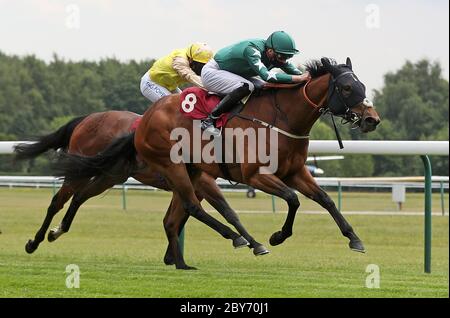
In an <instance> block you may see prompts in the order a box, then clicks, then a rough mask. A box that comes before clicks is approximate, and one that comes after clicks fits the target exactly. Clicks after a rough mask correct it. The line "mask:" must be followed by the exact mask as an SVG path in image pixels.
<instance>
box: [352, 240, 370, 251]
mask: <svg viewBox="0 0 450 318" xmlns="http://www.w3.org/2000/svg"><path fill="white" fill-rule="evenodd" d="M348 246H349V247H350V249H351V250H352V251H355V252H359V253H365V252H366V249H365V248H364V245H363V243H362V242H361V241H360V240H355V241H350V243H348Z"/></svg>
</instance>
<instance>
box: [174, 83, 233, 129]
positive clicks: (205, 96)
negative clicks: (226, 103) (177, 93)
mask: <svg viewBox="0 0 450 318" xmlns="http://www.w3.org/2000/svg"><path fill="white" fill-rule="evenodd" d="M219 102H220V97H219V96H217V95H214V94H211V93H209V92H208V91H206V90H204V89H202V88H199V87H189V88H186V89H185V90H183V92H182V93H181V97H180V112H181V113H182V114H183V115H184V116H186V117H188V118H191V119H197V120H201V119H205V118H207V117H208V115H209V114H210V113H211V111H212V110H213V109H214V107H216V105H217V104H219ZM227 120H228V113H224V114H222V115H221V116H220V117H219V118H218V119H217V120H216V127H217V128H220V127H223V126H225V124H226V123H227Z"/></svg>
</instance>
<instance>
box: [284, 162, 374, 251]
mask: <svg viewBox="0 0 450 318" xmlns="http://www.w3.org/2000/svg"><path fill="white" fill-rule="evenodd" d="M287 183H288V184H289V186H291V187H292V188H294V189H296V190H298V191H299V192H300V193H302V194H303V195H305V196H306V197H308V198H310V199H311V200H313V201H315V202H317V203H319V204H320V205H321V206H322V207H323V208H325V209H326V210H327V211H328V212H329V213H330V214H331V216H332V217H333V219H334V221H335V222H336V224H337V225H338V227H339V229H340V230H341V232H342V235H344V236H345V237H347V238H348V239H349V240H350V243H349V246H350V249H352V250H353V251H356V252H361V253H365V249H364V245H363V243H362V241H361V240H360V239H359V237H358V236H357V235H356V234H355V231H354V230H353V228H352V226H351V225H350V224H349V223H348V222H347V220H346V219H345V218H344V216H343V215H342V214H341V212H339V210H338V209H337V208H336V205H335V204H334V202H333V200H332V199H331V198H330V196H329V195H328V194H327V193H326V192H325V191H324V190H323V189H322V188H320V187H319V185H318V184H317V183H316V181H315V180H314V177H313V176H312V175H311V173H310V172H309V170H308V168H307V167H306V166H304V167H303V168H302V169H301V170H300V172H299V173H298V174H297V175H295V176H294V177H293V178H291V179H290V180H289V181H288V182H287Z"/></svg>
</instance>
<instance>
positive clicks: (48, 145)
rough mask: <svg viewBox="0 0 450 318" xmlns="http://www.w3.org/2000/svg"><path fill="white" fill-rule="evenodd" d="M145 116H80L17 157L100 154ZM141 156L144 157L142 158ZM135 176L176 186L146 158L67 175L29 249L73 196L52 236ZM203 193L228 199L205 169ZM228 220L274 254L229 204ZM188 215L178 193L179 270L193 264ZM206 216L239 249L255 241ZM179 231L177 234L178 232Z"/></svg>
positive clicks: (172, 222)
mask: <svg viewBox="0 0 450 318" xmlns="http://www.w3.org/2000/svg"><path fill="white" fill-rule="evenodd" d="M141 117H142V116H140V115H138V114H135V113H132V112H128V111H106V112H100V113H93V114H90V115H88V116H82V117H78V118H75V119H73V120H71V121H70V122H68V123H67V124H65V125H63V126H62V127H60V128H59V129H58V130H56V131H55V132H53V133H51V134H48V135H46V136H42V137H41V138H39V140H38V141H37V142H34V143H24V144H19V145H17V146H16V147H15V159H16V160H25V159H32V158H35V157H37V156H39V155H41V154H43V153H45V152H47V151H49V150H51V149H54V150H58V149H65V151H67V152H68V153H71V154H77V155H80V156H83V157H84V156H93V155H96V154H98V153H100V152H101V151H102V150H104V149H105V148H107V146H108V145H109V144H110V143H111V142H112V140H114V139H116V138H119V137H122V136H127V135H129V134H130V133H131V132H132V131H134V130H135V128H136V127H137V125H138V122H139V120H140V119H141ZM137 160H139V159H137ZM130 176H132V177H134V178H135V179H137V180H139V181H140V182H141V183H143V184H146V185H150V186H153V187H156V188H159V189H163V190H167V191H170V190H171V189H170V187H169V186H168V184H167V183H166V182H165V180H164V179H163V178H161V176H160V175H159V174H158V173H157V172H154V171H153V170H152V169H151V168H150V167H147V166H145V165H144V164H143V163H140V167H139V169H136V170H135V171H133V172H131V171H130V169H129V167H127V165H126V164H123V165H118V166H117V167H116V170H115V171H114V172H111V171H110V172H109V173H108V174H107V175H103V176H101V177H97V178H90V177H82V178H77V180H70V179H66V180H65V181H64V183H63V185H62V187H61V188H60V189H59V191H58V192H57V193H56V194H55V195H54V197H53V199H52V200H51V203H50V206H49V207H48V209H47V214H46V217H45V219H44V221H43V224H42V225H41V227H40V229H39V230H38V231H37V233H36V235H35V237H34V239H32V240H31V239H30V240H29V241H28V242H27V244H26V246H25V250H26V251H27V253H29V254H31V253H33V252H34V251H35V250H36V249H37V248H38V246H39V244H40V243H41V242H42V241H43V240H44V237H45V233H46V232H47V230H48V228H49V226H50V224H51V221H52V219H53V217H54V216H55V215H56V213H58V212H59V211H60V210H61V209H62V208H63V206H64V204H65V203H66V202H67V201H69V200H70V198H72V201H71V203H70V206H69V208H68V210H67V212H66V214H65V216H64V218H63V219H62V222H61V224H60V225H59V226H58V227H56V228H54V229H51V230H50V231H49V233H48V236H47V238H48V241H49V242H53V241H55V240H56V239H57V238H58V237H60V236H61V235H62V234H64V233H67V232H68V231H69V229H70V226H71V224H72V221H73V219H74V217H75V215H76V213H77V211H78V209H79V208H80V206H81V205H82V204H83V203H84V202H86V201H87V200H88V199H89V198H92V197H94V196H97V195H99V194H101V193H103V192H104V191H106V190H107V189H110V188H112V187H113V186H114V185H116V184H121V183H123V182H125V181H126V180H127V179H128V177H130ZM195 188H196V195H197V198H198V199H199V200H200V201H201V200H202V199H203V198H204V199H206V201H208V202H209V203H210V204H211V205H212V206H213V207H217V206H218V205H219V204H220V208H221V210H222V211H224V209H223V206H224V204H226V201H225V199H224V198H223V196H222V194H221V192H220V189H219V188H218V186H217V184H216V182H215V180H214V179H213V178H212V177H210V176H208V175H207V174H206V173H203V174H202V175H201V176H200V178H199V179H198V182H197V183H196V185H195ZM222 215H223V216H224V217H225V219H226V220H227V221H229V222H230V223H231V224H232V225H234V226H235V227H236V228H237V229H238V231H239V232H242V233H243V235H244V236H245V237H247V238H248V239H249V240H250V242H252V246H253V247H254V254H255V255H263V254H266V253H268V251H267V249H266V248H265V247H264V246H263V245H262V244H260V243H258V242H256V241H255V240H254V239H253V238H252V237H251V236H250V235H249V234H248V233H247V231H246V230H245V228H244V227H243V226H242V224H241V223H240V221H239V218H238V216H237V215H236V214H235V213H234V211H233V210H232V209H231V208H228V209H225V213H223V214H222ZM188 216H189V215H188V214H186V213H185V211H184V209H183V207H182V205H181V204H180V202H179V199H178V198H177V197H174V198H173V199H172V201H171V203H170V206H169V208H168V210H167V212H166V215H165V217H164V221H163V223H164V229H165V232H166V235H167V238H168V240H169V245H168V247H167V251H166V254H165V257H164V262H165V264H167V265H173V264H175V265H176V268H177V269H189V268H192V267H190V266H188V265H186V263H185V262H184V258H183V255H182V254H181V253H180V247H179V246H178V235H179V232H180V231H181V229H182V228H183V226H184V223H185V222H186V221H187V218H188ZM196 217H197V218H198V219H199V220H200V221H202V222H204V220H205V219H206V220H208V221H209V224H212V227H213V229H215V230H216V231H218V232H219V233H220V234H222V235H223V236H224V237H225V238H227V239H231V240H232V242H233V246H234V247H235V248H239V247H243V246H247V245H250V243H249V241H247V239H246V238H244V237H243V236H241V235H240V234H237V233H235V232H234V231H232V230H231V229H230V228H229V227H227V226H225V225H223V224H222V223H220V222H219V221H217V220H215V219H214V218H213V217H211V216H209V215H207V214H204V215H198V216H196ZM174 233H176V235H175V234H174Z"/></svg>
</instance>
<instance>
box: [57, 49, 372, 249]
mask: <svg viewBox="0 0 450 318" xmlns="http://www.w3.org/2000/svg"><path fill="white" fill-rule="evenodd" d="M307 71H308V72H309V73H310V75H311V80H310V81H309V82H308V83H306V84H304V85H294V86H292V87H289V88H280V89H275V90H272V91H270V92H266V93H262V94H261V95H260V96H253V97H250V99H249V100H248V101H247V103H246V105H245V107H244V108H243V111H242V112H241V113H240V114H238V115H237V116H235V117H233V118H232V119H230V120H229V121H228V122H227V124H226V128H232V129H231V130H227V129H224V130H223V131H224V133H223V137H222V140H227V137H228V136H229V135H232V134H233V132H234V130H237V129H253V130H254V131H255V130H258V128H259V129H262V130H263V132H264V133H263V134H262V135H257V137H258V140H262V139H263V138H265V139H264V140H265V142H264V143H265V146H268V147H266V148H265V149H268V148H270V138H267V135H269V133H270V132H271V130H275V131H276V132H277V133H278V134H277V137H278V139H277V142H278V145H277V147H276V150H275V151H276V152H275V156H276V159H277V162H278V166H277V169H276V170H275V171H271V170H270V169H267V166H265V165H264V164H263V163H262V162H261V160H260V159H258V160H257V161H256V162H250V161H249V160H248V159H247V157H245V160H244V161H242V162H236V161H234V162H231V163H228V162H226V163H220V162H206V161H205V160H204V159H203V157H202V158H201V160H200V161H199V162H197V161H196V160H193V156H195V155H198V154H195V153H193V152H189V153H188V158H187V159H186V158H185V159H184V160H183V161H181V162H174V160H172V158H171V154H173V149H178V148H177V147H178V146H179V140H177V139H173V138H171V134H172V132H173V131H174V130H175V129H180V128H183V129H185V130H186V131H188V132H189V133H190V134H189V138H190V140H189V143H190V144H191V145H192V144H195V143H196V142H199V143H201V144H200V148H199V149H200V150H201V151H203V150H205V148H206V147H207V146H208V147H209V141H206V140H193V138H194V137H193V136H195V134H194V133H193V130H194V128H195V127H194V123H193V121H192V119H190V118H187V117H186V116H184V115H183V114H182V113H181V111H180V104H181V102H182V101H181V99H180V95H178V94H174V95H170V96H167V97H164V98H162V99H160V100H159V101H158V102H157V103H156V104H155V105H154V106H153V107H152V108H151V109H148V110H147V111H146V112H145V113H144V115H143V118H142V122H141V124H140V125H139V127H138V129H137V130H136V132H135V135H134V136H129V137H124V138H121V139H118V140H116V141H115V142H114V143H113V144H112V145H111V146H110V147H109V148H108V149H106V150H105V151H104V152H103V153H102V154H100V155H97V156H94V157H90V158H88V159H86V160H81V161H80V160H79V159H80V158H77V157H76V156H71V155H64V156H62V157H61V158H60V159H59V163H57V166H58V165H59V167H60V168H61V172H62V174H63V175H66V176H71V178H75V179H77V175H79V174H80V171H83V169H85V170H86V171H87V172H86V175H89V176H97V177H98V176H101V175H104V174H105V173H107V171H109V170H111V169H114V167H115V166H116V165H117V162H118V161H121V160H123V161H127V162H129V163H130V164H132V165H137V163H136V162H135V158H136V154H137V156H138V157H139V158H140V159H141V160H142V161H144V162H145V163H146V164H147V165H149V166H152V168H153V169H154V170H155V171H157V172H159V173H160V174H161V175H163V176H164V178H165V180H166V181H167V182H168V184H169V185H170V187H171V188H172V190H173V193H174V196H178V197H179V198H180V200H181V202H182V205H183V207H184V209H185V210H186V211H187V212H188V213H189V214H190V215H193V216H195V215H198V214H201V213H204V210H203V208H202V206H201V205H200V201H199V200H198V198H197V197H196V195H195V189H194V187H193V185H194V184H195V181H196V180H197V179H198V178H199V177H200V176H201V173H202V172H206V173H207V174H209V175H211V176H212V177H222V178H224V177H226V178H228V179H229V180H231V181H235V182H239V183H244V184H247V185H249V186H251V187H253V188H256V189H259V190H261V191H264V192H266V193H268V194H272V195H275V196H277V197H280V198H282V199H284V200H285V201H286V202H287V205H288V213H287V217H286V220H285V222H284V225H283V226H282V229H281V230H280V231H277V232H275V233H273V234H272V236H271V237H270V240H269V242H270V244H271V245H272V246H275V245H278V244H281V243H283V242H284V241H285V240H286V239H287V238H288V237H290V236H291V235H292V230H293V224H294V220H295V215H296V212H297V210H298V208H299V206H300V202H299V199H298V197H297V194H296V193H295V191H294V190H297V191H299V192H300V193H302V194H303V195H305V196H306V197H308V198H310V199H312V200H314V201H315V202H317V203H318V204H320V205H321V206H322V207H323V208H325V209H326V210H327V211H328V212H329V213H330V214H331V216H332V217H333V219H334V220H335V222H336V223H337V225H338V227H339V229H340V230H341V233H342V234H343V236H345V237H347V238H348V239H349V247H350V249H351V250H354V251H357V252H365V248H364V245H363V243H362V241H361V240H360V238H359V237H358V236H357V235H356V233H355V231H354V230H353V228H352V227H351V225H350V224H349V223H348V222H347V221H346V220H345V218H344V217H343V215H342V214H341V213H340V212H339V210H338V209H337V208H336V205H335V204H334V202H333V201H332V199H331V198H330V197H329V196H328V194H327V193H326V192H325V191H324V190H322V189H321V188H320V187H319V186H318V184H317V183H316V181H315V180H314V178H313V177H312V175H311V173H310V172H309V170H308V169H307V167H306V165H305V162H306V158H307V154H308V145H309V139H308V138H309V132H310V130H311V129H312V127H313V125H314V123H315V122H316V121H317V120H318V119H319V118H320V117H321V116H322V115H323V114H326V113H331V114H332V115H334V116H338V117H341V118H343V120H346V121H349V122H352V125H354V126H356V127H359V129H360V130H361V132H363V133H367V132H370V131H373V130H375V129H376V127H377V125H378V124H379V123H380V118H379V115H378V114H377V112H376V111H375V108H374V107H373V105H372V103H371V102H370V101H369V100H368V99H367V98H366V89H365V86H364V84H363V83H362V82H361V81H360V80H359V79H358V78H357V76H356V74H355V73H354V72H353V68H352V64H351V60H350V59H349V58H347V61H346V64H339V65H337V64H336V63H334V62H333V61H331V60H330V59H327V58H322V59H321V60H320V61H312V62H310V63H309V64H307ZM268 123H271V124H268ZM201 139H202V138H201ZM234 139H235V138H234V137H232V138H231V139H230V138H229V139H228V140H232V141H234ZM264 143H263V145H264ZM232 146H233V147H234V148H233V153H234V154H235V153H236V147H235V146H234V144H233V145H232ZM244 146H245V149H244V150H245V151H246V153H258V149H257V147H253V146H250V143H248V142H247V143H245V145H244ZM252 147H253V148H252ZM258 147H259V144H258ZM271 155H272V154H271ZM225 174H226V175H227V176H225ZM222 208H223V207H222ZM218 211H220V209H218Z"/></svg>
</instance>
